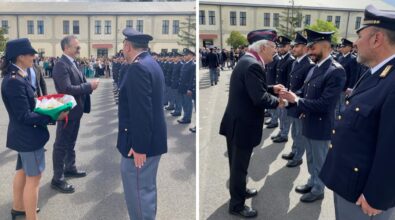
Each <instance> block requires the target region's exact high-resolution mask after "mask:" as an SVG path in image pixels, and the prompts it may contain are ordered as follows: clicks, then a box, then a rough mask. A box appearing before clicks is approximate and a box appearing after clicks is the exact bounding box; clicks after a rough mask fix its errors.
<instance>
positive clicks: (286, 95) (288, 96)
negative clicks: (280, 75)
mask: <svg viewBox="0 0 395 220" xmlns="http://www.w3.org/2000/svg"><path fill="white" fill-rule="evenodd" d="M279 95H280V98H282V99H285V100H287V101H288V102H290V103H295V102H296V97H297V96H296V94H295V93H293V92H292V91H287V90H281V91H280V94H279Z"/></svg>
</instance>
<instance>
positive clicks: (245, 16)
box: [240, 11, 247, 26]
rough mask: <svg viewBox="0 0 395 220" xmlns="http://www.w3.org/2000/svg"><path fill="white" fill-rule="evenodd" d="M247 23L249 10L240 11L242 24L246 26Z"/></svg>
mask: <svg viewBox="0 0 395 220" xmlns="http://www.w3.org/2000/svg"><path fill="white" fill-rule="evenodd" d="M246 24H247V12H245V11H241V12H240V26H246Z"/></svg>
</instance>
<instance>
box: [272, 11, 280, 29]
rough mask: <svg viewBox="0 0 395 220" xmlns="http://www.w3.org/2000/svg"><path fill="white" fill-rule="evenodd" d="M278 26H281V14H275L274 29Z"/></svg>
mask: <svg viewBox="0 0 395 220" xmlns="http://www.w3.org/2000/svg"><path fill="white" fill-rule="evenodd" d="M278 26H280V14H279V13H274V14H273V27H278Z"/></svg>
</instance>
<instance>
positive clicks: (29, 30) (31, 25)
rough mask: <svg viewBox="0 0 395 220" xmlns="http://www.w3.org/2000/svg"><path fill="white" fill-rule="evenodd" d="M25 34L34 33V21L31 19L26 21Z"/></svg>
mask: <svg viewBox="0 0 395 220" xmlns="http://www.w3.org/2000/svg"><path fill="white" fill-rule="evenodd" d="M27 34H34V23H33V21H32V20H29V21H27Z"/></svg>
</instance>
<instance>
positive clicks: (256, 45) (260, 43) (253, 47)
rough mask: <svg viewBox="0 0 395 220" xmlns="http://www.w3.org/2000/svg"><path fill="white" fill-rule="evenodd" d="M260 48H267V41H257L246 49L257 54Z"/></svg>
mask: <svg viewBox="0 0 395 220" xmlns="http://www.w3.org/2000/svg"><path fill="white" fill-rule="evenodd" d="M261 46H264V47H269V46H270V45H269V41H268V40H260V41H257V42H255V43H253V44H251V45H250V46H248V49H249V50H252V51H255V52H257V53H259V52H260V51H261Z"/></svg>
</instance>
